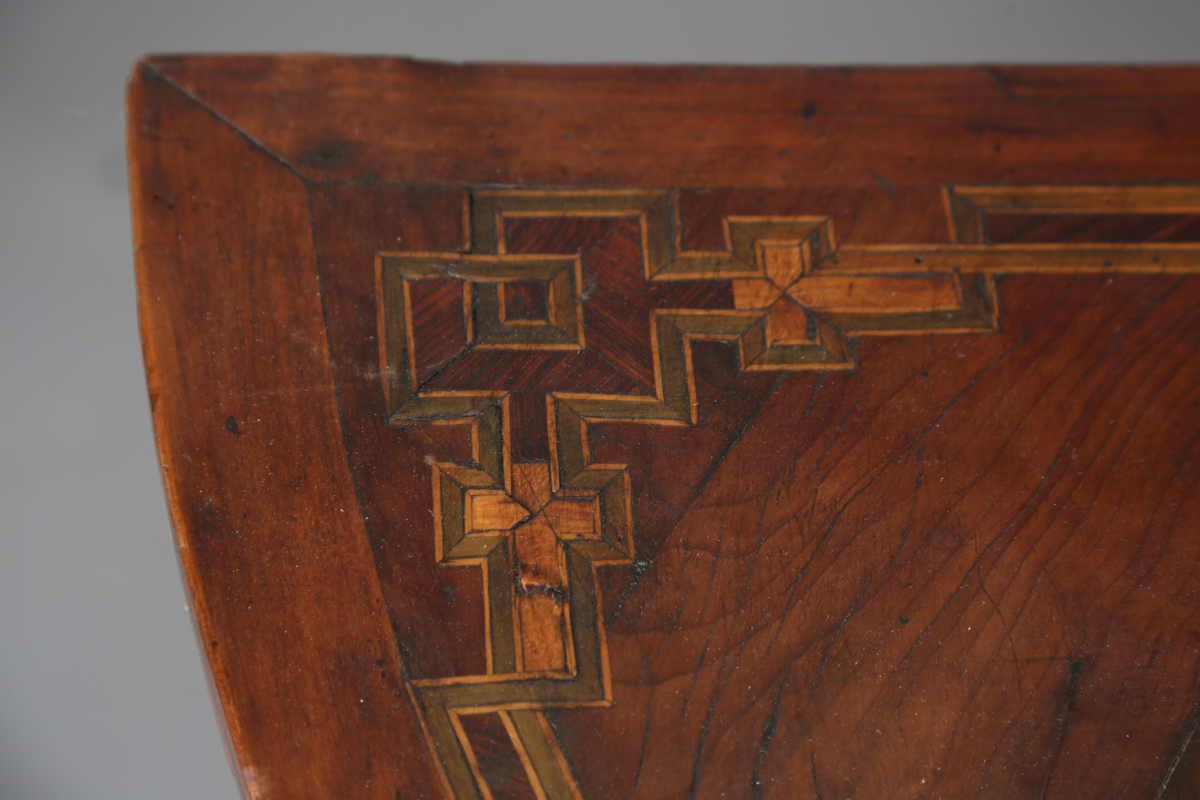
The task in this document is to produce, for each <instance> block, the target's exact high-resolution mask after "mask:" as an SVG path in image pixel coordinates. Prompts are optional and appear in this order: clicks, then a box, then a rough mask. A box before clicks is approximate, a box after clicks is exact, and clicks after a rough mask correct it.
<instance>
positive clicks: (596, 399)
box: [130, 57, 1200, 800]
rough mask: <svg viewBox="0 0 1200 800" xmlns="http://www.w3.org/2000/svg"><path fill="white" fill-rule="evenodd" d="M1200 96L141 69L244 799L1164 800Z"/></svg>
mask: <svg viewBox="0 0 1200 800" xmlns="http://www.w3.org/2000/svg"><path fill="white" fill-rule="evenodd" d="M1198 87H1200V72H1198V71H1196V70H1194V69H1190V68H1146V69H1132V68H1121V69H1115V68H1114V69H1098V68H1088V69H1073V68H1072V69H1067V68H1062V69H908V70H878V69H854V70H835V69H831V70H802V69H734V68H719V69H699V68H584V67H570V68H537V67H523V66H519V67H517V66H450V65H439V64H426V63H416V62H411V61H404V60H390V59H335V58H308V57H290V58H265V57H244V58H151V59H148V60H147V61H145V62H143V63H142V64H140V65H139V66H138V67H137V69H136V70H135V74H134V77H133V81H132V84H131V88H130V147H131V150H130V160H131V168H132V182H131V191H132V195H133V203H134V210H135V238H136V243H137V246H138V275H139V292H140V295H139V297H140V300H139V302H140V316H141V321H142V327H143V336H144V341H145V347H146V360H147V368H148V374H149V381H150V389H151V398H152V403H153V408H154V418H155V425H156V430H157V434H158V441H159V448H160V452H161V455H162V462H163V469H164V476H165V479H166V484H167V488H168V495H169V500H170V504H171V510H172V515H173V519H174V523H175V528H176V534H177V537H178V541H179V547H180V552H181V559H182V563H183V567H184V571H185V574H186V578H187V581H188V585H189V588H190V590H191V592H192V597H193V608H194V610H195V615H196V621H197V628H198V631H199V635H200V638H201V643H202V647H203V648H204V651H205V654H206V656H207V660H208V663H209V666H210V670H211V674H212V679H213V687H214V690H215V692H216V696H217V697H218V699H219V702H220V705H221V707H222V709H223V719H224V721H225V723H226V725H227V728H228V733H229V742H230V746H231V748H232V751H233V753H234V755H235V758H236V761H237V764H238V769H239V771H240V778H241V780H242V784H243V788H244V791H245V792H246V794H247V795H248V796H250V797H254V798H258V797H262V798H275V797H278V798H292V797H297V798H298V797H312V798H343V797H355V798H358V797H363V798H380V800H384V799H386V800H393V798H425V797H430V798H440V797H457V798H464V799H465V798H474V797H480V798H484V797H489V796H490V797H493V798H497V800H499V798H534V797H540V798H550V800H558V798H571V797H582V798H588V799H589V800H598V799H599V798H615V797H630V798H709V797H713V798H715V797H743V798H772V797H777V798H795V797H821V798H833V797H856V798H864V797H871V798H875V797H878V798H897V797H945V798H961V797H989V798H991V797H1012V798H1041V797H1048V798H1059V797H1061V798H1067V797H1075V796H1095V797H1113V798H1129V797H1136V798H1147V799H1148V800H1149V798H1160V797H1162V798H1166V797H1173V798H1187V797H1194V796H1196V795H1197V793H1198V792H1200V785H1198V783H1197V782H1198V780H1200V773H1198V772H1197V762H1196V760H1195V758H1196V757H1195V755H1194V752H1195V745H1194V744H1193V741H1192V740H1193V738H1195V737H1194V734H1195V733H1196V728H1197V720H1200V712H1198V709H1200V686H1198V683H1197V680H1198V675H1197V669H1198V667H1200V641H1198V637H1200V624H1198V623H1197V622H1196V620H1195V619H1194V610H1195V607H1196V603H1197V600H1198V598H1197V589H1196V582H1195V570H1196V567H1197V564H1198V562H1200V496H1198V495H1197V491H1196V484H1197V482H1198V481H1200V461H1198V460H1197V455H1196V447H1197V442H1198V441H1200V413H1197V412H1198V411H1200V353H1198V350H1200V318H1198V317H1197V315H1196V313H1195V309H1196V308H1197V305H1198V304H1200V275H1197V273H1200V235H1198V234H1200V147H1197V146H1196V142H1197V141H1200V88H1198Z"/></svg>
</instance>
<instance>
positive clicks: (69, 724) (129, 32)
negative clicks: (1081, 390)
mask: <svg viewBox="0 0 1200 800" xmlns="http://www.w3.org/2000/svg"><path fill="white" fill-rule="evenodd" d="M1198 34H1200V2H1197V0H1142V1H1141V2H1136V0H1125V1H1124V2H1113V1H1112V0H995V1H994V2H993V1H989V0H879V2H870V1H869V0H809V1H808V2H769V1H768V0H761V1H758V2H751V1H750V0H742V1H741V2H715V1H713V0H691V1H690V2H688V1H685V0H649V1H643V2H634V1H633V0H619V1H618V0H607V1H606V2H603V1H601V0H593V2H587V3H569V2H549V1H548V0H545V1H543V2H535V1H534V0H525V1H524V2H508V3H492V4H485V3H482V2H453V1H451V0H443V1H442V2H425V3H403V2H392V3H386V2H368V1H366V0H354V1H353V2H350V1H349V0H343V2H332V1H331V2H317V1H316V0H304V1H303V2H293V3H288V2H251V3H245V2H243V3H237V2H230V1H229V0H220V1H216V0H212V1H210V2H207V3H205V2H200V1H199V0H190V2H184V1H183V0H163V1H160V2H152V1H151V0H120V1H113V2H100V1H99V0H91V2H88V1H87V0H66V1H54V0H0V800H41V799H42V798H46V799H47V800H58V799H59V798H61V799H63V800H74V799H75V798H80V799H82V798H87V800H109V798H111V799H112V800H118V799H119V800H141V799H142V798H146V799H147V800H149V799H150V798H153V799H154V800H176V799H178V800H185V799H190V798H230V799H232V798H235V797H236V796H237V789H236V786H235V783H234V781H233V778H232V777H231V775H230V771H229V768H228V766H227V764H226V760H225V756H224V754H223V752H222V747H221V743H220V739H219V736H218V733H217V725H216V723H215V721H214V717H213V713H212V710H211V707H210V704H209V700H208V696H207V690H206V687H205V683H204V678H203V674H202V672H201V668H200V661H199V655H198V651H197V648H196V645H195V642H194V640H193V638H192V633H191V629H190V622H189V619H188V615H187V611H186V609H185V606H184V596H183V591H182V588H181V584H180V577H179V572H178V568H177V565H176V561H175V554H174V549H173V544H172V541H171V536H170V531H169V526H168V521H167V515H166V507H165V501H164V498H163V493H162V487H161V483H160V481H159V477H158V471H157V465H156V462H155V456H154V448H153V442H152V433H151V428H150V417H149V410H148V405H147V401H146V393H145V386H144V382H143V377H142V364H141V354H140V351H139V345H138V335H137V326H136V318H135V305H134V284H133V269H132V252H131V250H132V248H131V244H130V233H129V210H128V204H127V195H126V183H125V156H124V141H123V135H124V131H123V124H124V120H123V111H122V102H123V91H124V79H125V76H126V74H127V73H128V71H129V68H130V65H131V64H132V63H133V61H134V60H135V59H136V58H137V57H138V56H139V55H140V54H142V53H144V52H147V51H154V52H180V51H326V52H366V53H388V54H408V55H414V56H420V57H426V58H441V59H450V60H535V61H654V62H663V61H667V62H670V61H693V62H694V61H727V62H785V63H805V62H808V63H913V62H1013V61H1025V62H1028V61H1041V62H1051V61H1083V62H1112V61H1118V62H1122V61H1187V60H1198V59H1200V35H1198Z"/></svg>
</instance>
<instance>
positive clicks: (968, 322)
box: [377, 187, 1200, 800]
mask: <svg viewBox="0 0 1200 800" xmlns="http://www.w3.org/2000/svg"><path fill="white" fill-rule="evenodd" d="M945 199H946V213H947V219H948V223H949V226H950V237H949V239H950V241H949V243H947V244H941V245H909V244H887V245H873V246H855V247H840V248H839V247H838V246H837V244H836V240H835V237H834V231H833V226H832V223H831V222H830V220H828V219H827V218H824V217H787V218H784V217H737V216H730V217H726V218H725V219H724V222H723V225H724V238H725V249H724V250H722V251H685V250H683V249H681V246H680V238H679V220H678V211H677V209H676V206H675V200H674V196H673V194H672V193H671V192H667V191H649V190H630V191H601V190H597V191H490V190H481V191H476V192H474V193H473V194H472V196H471V205H470V211H469V244H470V249H469V252H468V253H415V252H394V253H380V254H379V255H378V259H377V261H378V287H377V291H378V298H379V308H380V332H381V337H380V339H381V350H382V360H383V375H384V385H385V392H386V397H387V408H388V413H389V420H390V422H391V423H393V424H396V425H423V424H448V423H462V424H468V425H470V428H471V432H472V448H473V454H472V455H473V458H472V461H471V462H470V463H437V464H434V465H433V469H432V473H433V490H434V491H433V496H434V509H433V513H434V520H435V536H436V546H437V561H438V563H439V564H441V565H445V566H474V567H478V568H480V569H481V570H482V571H483V574H484V576H485V581H484V585H485V587H486V590H485V591H486V595H487V597H486V600H487V614H486V617H487V618H486V628H485V630H486V638H487V663H488V670H487V674H485V675H466V676H453V677H445V678H441V679H435V680H420V681H412V682H410V683H409V691H410V693H411V695H412V698H413V702H414V704H415V706H416V708H417V711H418V713H419V715H420V717H421V720H422V724H423V726H424V730H425V733H426V736H427V739H428V743H429V747H430V749H431V752H432V753H433V754H434V757H435V762H436V763H437V764H438V765H439V769H440V771H441V775H442V778H443V780H444V782H445V784H446V786H447V788H448V791H449V793H450V794H451V795H453V796H455V797H457V798H460V799H462V800H465V799H466V798H486V797H491V792H490V790H489V788H488V786H487V782H486V780H485V779H484V777H483V773H482V771H481V770H480V768H479V764H478V760H477V758H476V755H475V753H474V752H473V750H472V746H471V743H470V739H469V736H468V734H467V732H466V730H467V728H468V727H471V726H470V725H469V724H467V723H465V722H464V720H465V719H467V718H471V717H473V716H474V715H483V714H492V715H497V718H498V720H499V722H500V723H501V724H502V725H503V729H504V730H505V731H507V734H508V736H509V737H511V739H512V743H513V746H514V747H515V749H516V751H517V753H518V754H519V756H520V758H521V761H522V763H523V764H524V765H525V769H526V771H527V773H528V777H529V781H530V783H531V784H532V786H533V788H534V791H535V794H536V795H537V796H539V797H547V798H554V799H555V800H558V799H565V798H573V797H579V796H580V795H579V790H578V788H577V787H576V784H575V780H574V778H573V776H572V771H571V769H570V766H569V765H568V763H567V760H566V758H565V756H564V754H563V753H562V751H561V749H560V748H559V745H558V741H557V739H556V737H555V735H554V732H553V730H552V728H551V726H550V724H549V722H548V720H547V718H546V717H545V715H544V714H543V713H542V711H543V710H544V709H547V708H563V707H574V706H587V705H608V704H610V703H611V697H612V693H611V689H610V686H609V678H608V666H607V651H606V646H605V632H604V626H603V624H602V619H603V617H602V615H601V598H600V595H599V591H598V587H597V583H596V580H595V569H596V568H597V567H600V566H605V565H613V564H628V563H630V562H631V561H632V560H633V558H634V530H635V524H634V520H633V519H632V514H631V510H630V487H629V474H628V470H627V469H626V467H625V465H623V464H600V463H594V462H593V461H592V458H591V455H590V453H589V446H588V441H589V438H588V426H589V425H590V424H592V423H596V422H604V421H618V420H623V421H635V422H643V423H652V424H668V425H688V424H694V423H695V422H696V417H697V411H696V409H697V403H696V390H695V385H694V381H693V374H692V364H691V343H692V342H693V341H696V340H701V339H722V340H730V341H734V342H736V343H737V346H738V351H739V356H740V360H741V361H740V363H741V369H743V370H846V369H854V368H855V367H856V362H855V355H854V353H855V340H856V339H857V338H858V337H861V336H867V335H898V336H911V335H926V334H973V333H986V332H989V331H994V330H996V329H997V326H998V324H999V314H1000V309H999V307H998V302H997V297H996V289H995V282H994V276H995V275H997V274H1001V273H1016V272H1071V273H1076V272H1114V273H1115V272H1176V273H1184V272H1197V271H1200V246H1198V245H1196V244H1170V243H1152V244H1146V243H1135V244H1106V243H1070V244H1060V243H1045V244H997V243H993V242H992V241H990V239H989V235H988V226H989V215H1056V214H1058V215H1066V214H1076V215H1087V214H1095V215H1099V214H1106V215H1113V214H1115V215H1120V214H1197V213H1200V191H1198V190H1196V189H1194V188H1179V187H1132V188H1129V187H1126V188H1106V187H1083V188H1079V187H1032V188H1030V187H1024V188H1011V187H998V188H992V187H983V188H979V187H966V188H963V187H955V188H951V189H947V191H946V194H945ZM566 218H576V219H578V220H601V221H603V220H609V221H611V220H625V221H627V222H628V223H629V224H628V226H627V227H628V229H629V230H630V231H634V232H635V233H634V234H630V236H626V237H625V238H624V239H622V238H621V237H620V236H618V235H617V234H613V235H611V236H607V237H600V239H599V240H598V242H597V243H590V244H589V243H585V244H581V245H580V247H579V248H576V251H575V252H563V253H555V254H549V255H545V254H538V255H531V254H528V253H523V252H513V253H510V252H508V245H507V242H508V236H507V229H508V228H509V227H511V226H514V225H518V224H522V223H528V222H529V221H530V220H538V219H566ZM631 237H632V238H631ZM587 247H595V248H612V249H613V250H614V252H615V251H616V250H620V248H626V249H627V250H628V249H629V248H633V249H634V250H636V251H637V259H636V261H637V264H638V265H637V268H636V270H635V271H634V272H630V271H628V270H627V271H626V272H624V273H622V272H620V270H619V269H617V268H616V267H614V268H613V269H612V270H610V271H604V270H598V271H596V274H595V275H592V276H589V275H588V274H585V272H584V270H583V269H582V268H581V254H580V251H581V249H582V248H587ZM613 263H616V261H614V262H613ZM672 283H674V284H678V285H679V286H681V287H686V289H687V290H686V291H680V292H676V293H675V294H672V293H670V292H666V293H661V292H660V293H657V294H655V293H654V292H653V291H652V290H653V289H654V287H656V286H659V287H661V286H663V285H665V284H672ZM664 298H665V299H664ZM680 298H682V299H680ZM695 298H701V299H702V302H701V301H700V300H695ZM693 301H694V302H695V304H689V303H691V302H693ZM518 390H519V391H521V392H522V393H524V394H526V395H527V394H528V393H530V392H532V393H536V394H537V395H539V396H540V397H541V398H543V399H544V406H542V405H540V404H541V403H542V402H543V401H542V400H539V401H538V404H539V405H538V409H540V408H541V407H544V409H545V416H544V420H540V421H536V420H535V422H534V423H532V425H533V428H529V427H528V426H529V425H530V423H529V422H528V421H527V420H526V421H524V422H521V423H520V424H521V425H525V426H527V427H526V428H523V429H521V430H520V431H517V430H514V426H515V425H517V424H518V423H517V422H516V421H515V420H516V416H515V415H514V413H513V409H512V402H513V401H512V395H511V394H510V393H511V392H514V391H518ZM535 411H536V412H537V413H536V414H535V417H537V416H538V415H540V413H541V412H540V410H537V409H535ZM527 416H528V415H523V416H522V419H525V418H526V417H527ZM538 427H540V431H536V430H535V429H536V428H538ZM530 431H534V432H535V433H536V436H534V437H533V438H537V439H539V440H540V437H542V436H543V435H544V436H545V437H546V442H547V445H546V447H545V452H544V453H541V454H537V453H535V455H534V456H533V457H524V458H518V457H516V456H514V453H513V450H514V437H516V438H518V439H520V437H522V436H527V435H530ZM542 432H545V433H544V434H543V433H542Z"/></svg>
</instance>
